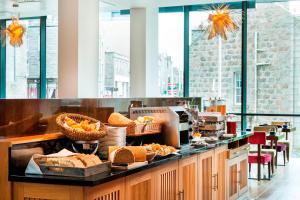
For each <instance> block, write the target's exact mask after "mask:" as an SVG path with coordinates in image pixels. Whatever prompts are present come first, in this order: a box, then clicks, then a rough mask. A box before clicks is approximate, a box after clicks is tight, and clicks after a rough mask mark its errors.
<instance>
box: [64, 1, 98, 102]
mask: <svg viewBox="0 0 300 200" xmlns="http://www.w3.org/2000/svg"><path fill="white" fill-rule="evenodd" d="M98 66H99V0H88V1H87V0H59V1H58V96H59V98H93V97H94V98H95V97H97V95H98Z"/></svg>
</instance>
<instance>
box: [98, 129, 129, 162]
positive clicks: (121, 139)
mask: <svg viewBox="0 0 300 200" xmlns="http://www.w3.org/2000/svg"><path fill="white" fill-rule="evenodd" d="M109 146H126V127H111V126H108V127H107V135H106V136H105V137H103V138H101V139H100V140H99V150H100V156H101V158H108V147H109Z"/></svg>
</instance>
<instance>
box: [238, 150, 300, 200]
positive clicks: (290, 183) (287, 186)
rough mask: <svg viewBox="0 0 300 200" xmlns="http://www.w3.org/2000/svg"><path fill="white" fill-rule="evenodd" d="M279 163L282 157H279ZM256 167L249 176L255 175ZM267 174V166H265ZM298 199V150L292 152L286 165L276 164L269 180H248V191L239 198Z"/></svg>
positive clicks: (252, 199)
mask: <svg viewBox="0 0 300 200" xmlns="http://www.w3.org/2000/svg"><path fill="white" fill-rule="evenodd" d="M278 162H279V164H280V163H282V162H283V161H282V157H281V156H280V157H279V161H278ZM255 173H256V168H254V167H253V168H252V173H251V176H253V177H255V175H256V174H255ZM265 174H266V175H267V167H265ZM255 199H262V200H300V152H294V153H293V154H292V158H291V160H290V162H289V163H288V164H287V165H286V166H278V168H277V171H276V173H275V174H274V176H273V177H272V180H271V181H260V182H258V181H256V180H249V192H248V193H247V194H245V195H244V196H242V197H241V198H240V200H255Z"/></svg>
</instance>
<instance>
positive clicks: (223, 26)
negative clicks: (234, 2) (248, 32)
mask: <svg viewBox="0 0 300 200" xmlns="http://www.w3.org/2000/svg"><path fill="white" fill-rule="evenodd" d="M208 21H209V22H210V23H211V28H210V33H209V35H208V39H209V40H210V39H213V38H214V37H216V36H218V35H219V36H221V37H222V38H223V39H224V40H227V35H226V31H230V32H233V31H236V30H237V29H238V26H237V25H236V23H235V22H234V20H233V19H232V17H231V16H230V11H229V6H228V5H222V6H219V7H217V8H215V11H214V13H212V14H210V15H209V16H208Z"/></svg>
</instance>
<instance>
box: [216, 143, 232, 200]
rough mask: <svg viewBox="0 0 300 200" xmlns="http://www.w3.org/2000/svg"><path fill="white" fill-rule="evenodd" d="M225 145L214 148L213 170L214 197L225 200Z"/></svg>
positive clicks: (226, 153) (226, 155)
mask: <svg viewBox="0 0 300 200" xmlns="http://www.w3.org/2000/svg"><path fill="white" fill-rule="evenodd" d="M227 151H228V149H227V146H222V147H219V148H217V149H216V150H215V162H214V164H215V166H214V168H215V171H214V174H213V178H214V182H215V183H214V186H213V190H214V192H215V199H217V200H225V199H226V188H227V182H226V173H227V157H228V152H227Z"/></svg>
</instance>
